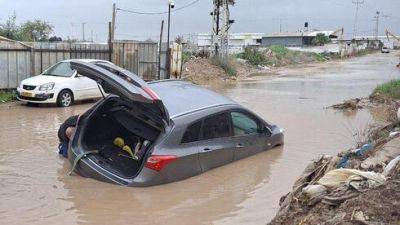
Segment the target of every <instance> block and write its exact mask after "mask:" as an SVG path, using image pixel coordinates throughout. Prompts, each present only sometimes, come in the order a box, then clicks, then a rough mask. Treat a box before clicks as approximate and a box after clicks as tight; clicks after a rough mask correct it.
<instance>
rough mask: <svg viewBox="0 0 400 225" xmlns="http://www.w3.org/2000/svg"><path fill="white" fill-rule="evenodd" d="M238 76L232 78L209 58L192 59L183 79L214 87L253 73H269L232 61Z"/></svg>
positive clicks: (186, 65) (187, 63)
mask: <svg viewBox="0 0 400 225" xmlns="http://www.w3.org/2000/svg"><path fill="white" fill-rule="evenodd" d="M230 63H231V64H232V66H233V67H234V68H235V70H236V72H237V75H236V76H230V75H228V74H227V73H226V72H225V70H224V69H222V68H221V67H219V66H217V65H214V64H212V63H211V62H210V60H209V59H207V58H192V59H190V60H189V61H188V62H186V63H185V64H184V66H183V71H182V78H183V79H185V80H188V81H191V82H193V83H195V84H198V85H213V84H215V83H228V84H229V83H232V82H236V81H237V80H241V79H244V78H246V77H247V76H249V75H250V74H253V73H259V72H269V70H268V69H263V68H257V67H255V66H251V65H249V64H247V63H245V62H240V61H237V60H230Z"/></svg>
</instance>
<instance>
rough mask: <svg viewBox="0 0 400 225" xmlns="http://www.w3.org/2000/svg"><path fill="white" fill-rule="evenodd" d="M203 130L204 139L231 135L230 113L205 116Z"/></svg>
mask: <svg viewBox="0 0 400 225" xmlns="http://www.w3.org/2000/svg"><path fill="white" fill-rule="evenodd" d="M202 130H203V138H202V140H208V139H213V138H221V137H229V136H231V131H230V120H229V117H228V115H227V114H226V113H221V114H217V115H214V116H210V117H208V118H205V119H204V121H203V128H202Z"/></svg>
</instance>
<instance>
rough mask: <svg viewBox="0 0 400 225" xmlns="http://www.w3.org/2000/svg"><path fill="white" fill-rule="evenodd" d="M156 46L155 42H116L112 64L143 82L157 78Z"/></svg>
mask: <svg viewBox="0 0 400 225" xmlns="http://www.w3.org/2000/svg"><path fill="white" fill-rule="evenodd" d="M157 57H158V45H157V43H155V42H135V41H116V42H114V43H113V57H112V62H113V63H115V64H116V65H118V66H120V67H123V68H125V69H127V70H129V71H131V72H133V73H135V74H138V75H139V76H140V77H142V78H143V79H144V80H155V79H157V78H158V71H157V67H158V59H157Z"/></svg>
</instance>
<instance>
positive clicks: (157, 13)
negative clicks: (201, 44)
mask: <svg viewBox="0 0 400 225" xmlns="http://www.w3.org/2000/svg"><path fill="white" fill-rule="evenodd" d="M199 1H200V0H195V1H193V2H190V3H188V4H186V5H184V6H181V7H178V8H176V9H174V10H172V12H176V11H179V10H182V9H185V8H188V7H190V6H192V5H194V4H196V3H198V2H199ZM117 10H119V11H122V12H127V13H133V14H139V15H162V14H168V11H165V12H140V11H134V10H128V9H121V8H117Z"/></svg>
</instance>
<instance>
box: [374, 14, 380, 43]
mask: <svg viewBox="0 0 400 225" xmlns="http://www.w3.org/2000/svg"><path fill="white" fill-rule="evenodd" d="M380 14H381V12H379V11H376V16H374V18H375V23H376V24H375V40H378V36H379V16H380Z"/></svg>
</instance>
